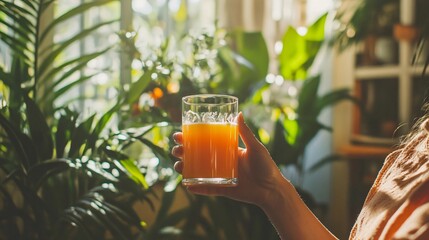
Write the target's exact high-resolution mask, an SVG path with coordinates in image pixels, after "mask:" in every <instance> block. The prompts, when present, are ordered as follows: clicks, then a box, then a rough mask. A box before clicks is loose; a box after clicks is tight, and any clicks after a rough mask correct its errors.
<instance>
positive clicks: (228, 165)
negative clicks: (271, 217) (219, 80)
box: [182, 94, 238, 186]
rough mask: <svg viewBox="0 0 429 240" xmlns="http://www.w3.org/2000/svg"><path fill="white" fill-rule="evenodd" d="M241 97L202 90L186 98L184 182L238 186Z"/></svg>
mask: <svg viewBox="0 0 429 240" xmlns="http://www.w3.org/2000/svg"><path fill="white" fill-rule="evenodd" d="M237 114H238V99H237V98H236V97H233V96H228V95H217V94H200V95H191V96H186V97H183V99H182V132H183V149H184V153H183V163H184V168H183V172H182V174H183V180H182V184H184V185H201V184H210V185H218V186H235V185H237V183H238V178H237V157H238V127H237Z"/></svg>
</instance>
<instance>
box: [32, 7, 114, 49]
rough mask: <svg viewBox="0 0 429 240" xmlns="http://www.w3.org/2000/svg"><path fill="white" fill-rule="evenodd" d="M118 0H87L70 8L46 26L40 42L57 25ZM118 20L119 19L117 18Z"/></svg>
mask: <svg viewBox="0 0 429 240" xmlns="http://www.w3.org/2000/svg"><path fill="white" fill-rule="evenodd" d="M115 1H118V0H96V1H91V2H85V3H81V4H79V5H78V6H77V7H75V8H73V9H71V10H69V11H68V12H66V13H64V14H62V15H61V16H59V17H57V18H55V19H53V21H52V22H51V23H50V24H49V25H48V26H47V27H46V28H45V30H44V31H43V32H42V33H41V34H40V40H39V41H40V42H42V41H44V39H45V38H46V37H47V35H48V34H49V32H50V31H52V30H53V29H54V28H55V27H56V26H59V25H60V24H61V23H62V22H65V21H68V20H70V19H71V18H73V17H75V16H77V15H80V14H83V13H85V12H86V11H88V10H89V9H92V8H94V7H97V6H102V5H105V4H107V3H110V2H115ZM116 21H118V20H116Z"/></svg>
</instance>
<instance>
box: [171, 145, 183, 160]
mask: <svg viewBox="0 0 429 240" xmlns="http://www.w3.org/2000/svg"><path fill="white" fill-rule="evenodd" d="M171 154H173V156H175V157H177V158H182V156H183V146H182V145H176V146H174V147H173V148H172V149H171Z"/></svg>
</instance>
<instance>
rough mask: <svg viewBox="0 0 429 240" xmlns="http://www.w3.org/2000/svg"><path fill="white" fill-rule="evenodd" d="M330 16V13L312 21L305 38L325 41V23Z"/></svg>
mask: <svg viewBox="0 0 429 240" xmlns="http://www.w3.org/2000/svg"><path fill="white" fill-rule="evenodd" d="M327 17H328V13H325V14H323V15H322V16H320V17H319V18H318V19H317V20H316V21H315V22H314V23H312V24H311V25H310V26H309V27H308V29H307V33H306V34H305V39H306V40H307V41H317V42H323V41H324V39H325V25H326V18H327Z"/></svg>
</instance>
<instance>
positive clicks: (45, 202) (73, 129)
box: [0, 0, 169, 239]
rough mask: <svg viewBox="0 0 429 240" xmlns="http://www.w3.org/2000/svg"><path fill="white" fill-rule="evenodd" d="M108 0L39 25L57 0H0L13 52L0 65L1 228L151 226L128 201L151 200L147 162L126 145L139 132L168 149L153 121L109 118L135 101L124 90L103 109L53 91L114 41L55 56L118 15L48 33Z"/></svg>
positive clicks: (7, 231) (70, 233)
mask: <svg viewBox="0 0 429 240" xmlns="http://www.w3.org/2000/svg"><path fill="white" fill-rule="evenodd" d="M113 2H117V1H113V0H99V1H91V2H87V3H83V4H80V5H78V6H75V7H73V8H71V9H69V11H66V12H64V13H63V14H62V15H60V16H58V17H57V18H55V19H54V20H53V21H51V22H50V24H48V26H46V27H42V24H41V19H42V18H43V17H44V16H45V14H48V11H49V9H50V7H52V6H53V4H54V1H45V0H40V1H26V0H23V1H13V2H10V1H6V0H1V1H0V9H1V12H2V14H1V15H0V23H2V31H1V32H0V36H1V43H2V44H5V45H6V46H7V49H8V51H9V52H10V55H11V61H10V63H9V64H6V65H2V66H1V67H0V81H1V84H2V85H1V86H2V94H3V95H2V103H3V104H2V107H1V110H0V129H1V131H0V133H1V138H0V139H1V142H0V158H1V161H0V169H1V170H0V178H1V185H0V192H1V194H0V196H1V197H0V202H1V206H2V208H1V209H0V212H1V214H0V218H1V221H0V237H1V238H6V239H64V238H67V239H132V238H137V237H139V236H141V235H142V234H143V233H144V232H145V230H147V226H146V225H145V222H144V221H142V219H141V218H140V216H138V215H137V213H136V211H135V209H134V203H135V202H136V201H142V202H146V203H148V204H151V200H150V199H149V196H151V195H152V194H153V192H152V189H151V188H150V186H149V185H148V183H147V182H146V179H145V177H144V175H143V174H142V173H141V171H142V170H144V169H143V168H141V167H138V166H136V164H135V161H134V160H135V159H133V158H132V157H131V156H130V155H128V152H127V151H126V150H127V148H128V147H129V146H131V143H132V142H140V143H141V144H143V145H145V146H147V147H148V149H149V150H148V151H151V152H153V153H154V154H158V155H159V154H162V155H164V157H165V158H168V157H169V155H168V154H167V150H165V149H163V148H161V147H158V146H157V145H156V144H154V143H153V142H152V141H151V140H150V139H148V138H147V137H146V136H147V134H148V133H150V132H151V131H153V130H154V129H156V128H158V127H159V125H157V123H158V122H156V121H154V122H152V124H147V125H146V126H145V128H143V129H125V130H122V131H120V132H116V131H115V129H114V128H111V124H112V118H113V116H114V115H115V114H116V113H117V112H118V111H119V110H120V109H121V108H122V106H124V105H126V104H128V103H129V102H134V101H135V99H133V96H134V95H133V94H131V93H129V92H125V94H124V95H119V96H118V97H117V101H116V103H115V104H114V105H113V106H111V108H110V109H108V110H107V111H106V112H104V113H103V114H100V115H98V114H93V115H91V116H89V117H84V116H81V114H79V113H77V112H76V111H75V110H73V109H72V107H69V105H68V104H65V105H63V106H58V105H55V100H56V99H57V98H58V97H61V96H63V95H64V94H65V93H66V92H67V91H68V90H70V89H72V88H73V87H76V86H79V84H81V83H83V82H84V81H87V80H88V79H90V78H91V76H92V74H91V75H84V74H83V75H79V74H77V73H80V72H81V70H83V69H84V68H85V67H86V66H87V63H88V62H89V61H91V60H92V59H95V58H96V57H98V56H100V55H102V54H104V53H106V52H107V51H108V50H109V49H110V48H111V47H108V48H105V49H101V50H97V49H96V50H94V51H92V52H89V53H86V54H83V55H81V56H79V57H77V58H74V59H69V60H66V61H61V59H60V58H59V56H60V55H61V54H62V53H64V50H65V49H66V48H67V47H68V46H70V45H72V44H76V43H78V42H79V41H82V40H83V39H85V37H86V36H88V35H89V34H91V33H93V32H94V31H96V30H97V29H99V28H102V27H103V26H107V25H109V24H113V23H115V22H117V19H113V20H107V21H103V22H100V23H98V24H95V25H94V26H92V27H89V28H88V29H85V30H84V31H82V32H78V33H75V34H74V35H72V36H69V37H68V38H66V39H64V40H63V41H62V42H60V43H52V42H51V40H50V38H49V36H50V33H51V32H52V31H53V30H54V29H55V28H57V27H61V26H62V24H63V23H64V22H66V21H69V20H70V19H73V17H76V16H78V15H79V14H83V13H85V12H86V11H89V10H91V9H94V8H97V7H101V6H104V5H106V4H110V3H113ZM43 46H44V48H43V49H42V47H43ZM65 69H67V71H64V70H65ZM73 75H78V76H79V77H78V78H75V79H73V78H72V77H71V76H73ZM42 93H43V94H42ZM146 232H147V231H146Z"/></svg>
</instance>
